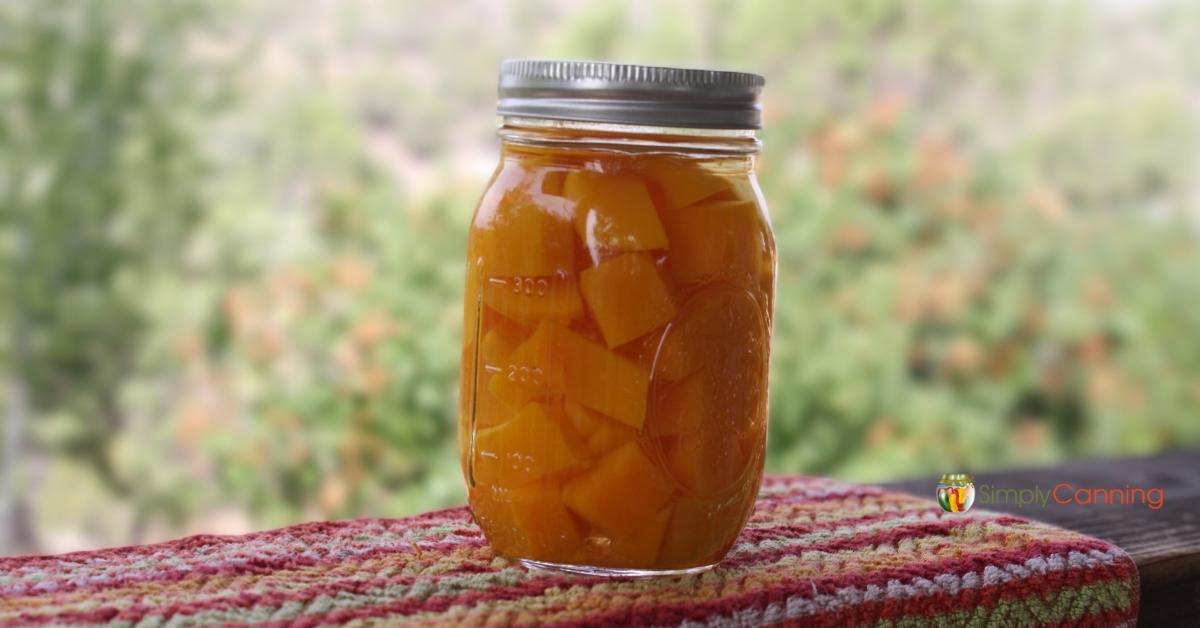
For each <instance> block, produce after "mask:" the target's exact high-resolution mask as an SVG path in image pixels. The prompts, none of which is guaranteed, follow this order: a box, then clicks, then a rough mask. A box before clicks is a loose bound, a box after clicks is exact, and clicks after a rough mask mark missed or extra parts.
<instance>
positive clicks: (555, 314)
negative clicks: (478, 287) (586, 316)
mask: <svg viewBox="0 0 1200 628" xmlns="http://www.w3.org/2000/svg"><path fill="white" fill-rule="evenodd" d="M483 303H484V304H485V305H487V306H488V307H491V308H492V309H494V310H496V311H497V312H499V313H501V314H503V315H504V316H507V317H508V318H511V319H512V320H514V321H517V322H518V323H522V324H524V325H529V326H535V325H537V324H538V322H540V321H541V320H542V319H544V318H554V319H561V320H565V321H569V320H571V319H573V318H575V317H577V316H579V315H580V314H582V313H583V300H582V299H580V298H579V287H578V285H577V284H576V282H575V276H574V275H552V276H550V277H489V278H487V279H484V280H483Z"/></svg>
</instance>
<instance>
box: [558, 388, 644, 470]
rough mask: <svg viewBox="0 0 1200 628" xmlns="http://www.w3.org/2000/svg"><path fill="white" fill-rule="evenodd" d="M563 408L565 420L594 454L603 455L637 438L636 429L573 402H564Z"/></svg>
mask: <svg viewBox="0 0 1200 628" xmlns="http://www.w3.org/2000/svg"><path fill="white" fill-rule="evenodd" d="M563 409H564V410H565V412H566V415H567V420H569V421H570V422H571V426H572V427H574V428H575V432H576V433H577V434H579V437H580V438H582V439H583V440H584V442H586V443H587V447H588V451H590V452H591V453H592V455H594V456H603V455H604V454H607V453H608V452H610V451H612V450H614V449H616V448H617V447H620V446H621V445H624V444H625V443H627V442H629V441H631V440H633V439H635V438H637V430H634V429H633V428H631V427H629V426H628V425H625V424H624V423H621V422H619V421H614V420H612V419H610V418H608V417H606V416H604V415H603V414H600V413H599V412H596V411H595V410H589V409H588V408H585V407H583V406H581V405H579V404H577V403H575V402H572V401H568V402H566V403H565V404H564V407H563Z"/></svg>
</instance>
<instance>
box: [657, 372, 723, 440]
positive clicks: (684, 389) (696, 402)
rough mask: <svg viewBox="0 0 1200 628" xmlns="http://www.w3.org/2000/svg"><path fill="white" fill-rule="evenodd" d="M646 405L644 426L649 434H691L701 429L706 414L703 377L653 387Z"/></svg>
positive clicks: (707, 403) (706, 398) (705, 392)
mask: <svg viewBox="0 0 1200 628" xmlns="http://www.w3.org/2000/svg"><path fill="white" fill-rule="evenodd" d="M654 397H655V398H654V399H653V400H652V401H651V404H650V415H649V416H648V417H647V419H646V422H647V425H650V426H652V427H651V430H652V432H651V433H654V434H658V435H660V436H677V435H679V434H692V433H695V432H696V431H698V430H700V429H702V426H703V425H704V423H705V416H706V415H707V414H708V412H709V407H710V405H709V404H710V401H709V399H708V396H707V390H706V387H705V378H704V377H702V376H701V375H700V374H695V375H691V376H690V377H687V378H685V379H683V381H680V382H677V383H674V384H672V383H667V382H662V383H661V384H659V385H657V389H656V390H655V394H654Z"/></svg>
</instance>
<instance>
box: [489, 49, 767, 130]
mask: <svg viewBox="0 0 1200 628" xmlns="http://www.w3.org/2000/svg"><path fill="white" fill-rule="evenodd" d="M764 83H765V81H764V79H763V77H761V76H759V75H757V74H748V73H745V72H724V71H720V70H694V69H686V68H665V67H657V66H650V65H627V64H620V63H599V62H594V61H540V60H533V59H510V60H508V61H505V62H504V63H502V64H500V89H499V100H498V101H497V103H496V112H497V113H499V114H500V115H502V116H514V117H529V118H550V119H555V120H578V121H582V122H608V123H614V124H634V125H648V126H665V127H686V128H698V129H760V128H762V105H761V104H760V103H759V95H760V94H761V93H762V88H763V84H764Z"/></svg>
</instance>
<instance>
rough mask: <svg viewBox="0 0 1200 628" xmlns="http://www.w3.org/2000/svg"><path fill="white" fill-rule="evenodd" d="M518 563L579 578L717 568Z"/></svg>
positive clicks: (522, 560)
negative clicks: (647, 567)
mask: <svg viewBox="0 0 1200 628" xmlns="http://www.w3.org/2000/svg"><path fill="white" fill-rule="evenodd" d="M518 561H519V562H520V563H521V564H522V565H525V566H526V567H528V568H530V569H538V570H543V571H554V572H558V573H567V574H573V575H577V576H596V577H602V578H667V577H672V576H689V575H692V574H698V573H704V572H706V571H709V570H711V569H712V568H713V567H716V566H717V563H713V564H711V565H701V566H699V567H687V568H684V569H629V568H624V567H594V566H591V565H568V564H565V563H550V562H545V561H541V560H532V559H529V558H520V559H518Z"/></svg>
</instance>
